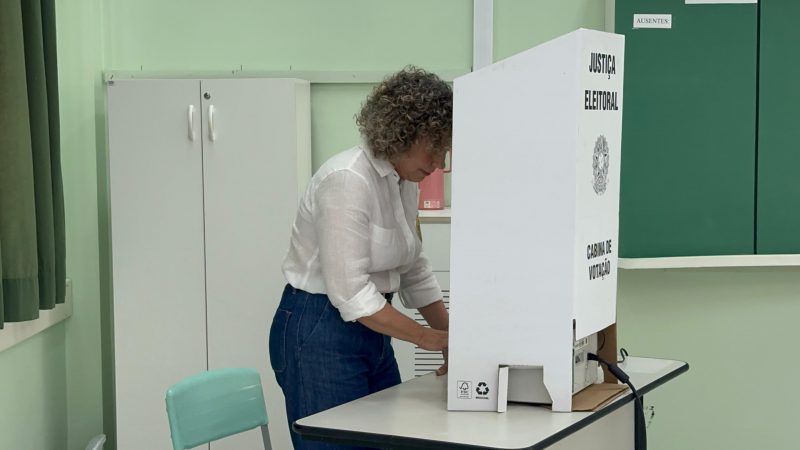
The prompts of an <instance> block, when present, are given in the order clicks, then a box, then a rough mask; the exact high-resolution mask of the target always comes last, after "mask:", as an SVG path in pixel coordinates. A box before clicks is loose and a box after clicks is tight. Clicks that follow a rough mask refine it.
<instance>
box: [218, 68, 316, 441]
mask: <svg viewBox="0 0 800 450" xmlns="http://www.w3.org/2000/svg"><path fill="white" fill-rule="evenodd" d="M298 89H305V90H306V91H305V94H307V90H308V85H307V84H302V83H300V84H298V83H297V82H296V81H293V80H279V79H273V80H269V79H240V80H208V81H206V80H204V81H202V92H203V111H204V113H205V117H204V119H203V126H204V133H203V143H204V144H203V145H204V148H203V155H204V186H205V208H206V211H205V213H206V215H205V223H206V283H207V289H208V306H207V311H208V358H209V368H218V367H253V368H256V369H258V370H259V372H260V373H261V379H262V383H263V384H264V391H265V397H266V399H267V408H268V412H269V416H270V423H271V425H272V426H271V427H270V428H271V432H272V434H273V440H274V441H275V442H274V443H273V447H274V448H291V444H290V441H289V434H288V428H287V426H286V418H285V412H284V404H283V398H282V396H281V394H280V389H279V388H278V386H277V384H276V383H275V382H274V375H273V373H272V370H271V368H270V365H269V359H268V358H269V354H268V347H267V337H268V334H269V325H270V322H271V321H272V316H273V314H274V313H275V309H276V308H277V305H278V302H279V300H280V295H281V292H282V290H283V286H284V284H285V280H284V278H283V274H282V272H281V263H282V261H283V257H284V256H285V255H286V251H287V249H288V246H289V237H290V233H291V229H292V223H293V221H294V216H295V213H296V211H297V199H298V197H299V196H298V186H299V184H301V183H299V180H298V142H297V141H298V135H299V134H300V131H299V130H301V129H302V130H304V132H305V133H306V134H308V128H307V127H306V125H299V124H298V119H297V117H298V114H299V115H300V116H301V117H303V116H304V117H307V116H308V108H309V104H308V102H307V95H303V94H302V93H298ZM299 97H302V98H305V99H306V102H305V104H304V105H303V106H302V108H305V112H303V111H298V105H297V103H298V98H299ZM209 110H210V111H212V112H211V115H209ZM212 122H213V123H212ZM212 133H213V135H214V136H213V139H212V137H211V136H212ZM306 150H307V149H306ZM306 176H307V175H306ZM259 439H260V434H259V432H258V431H257V430H254V431H251V432H248V433H244V434H242V435H238V436H233V437H230V438H228V439H225V440H223V441H220V442H218V443H213V444H211V448H213V449H215V450H220V449H252V448H259V445H260V444H259V443H258V442H259Z"/></svg>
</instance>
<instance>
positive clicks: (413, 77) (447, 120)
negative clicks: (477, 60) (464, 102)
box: [356, 66, 453, 161]
mask: <svg viewBox="0 0 800 450" xmlns="http://www.w3.org/2000/svg"><path fill="white" fill-rule="evenodd" d="M356 123H357V124H358V129H359V131H360V132H361V136H362V137H363V138H364V140H365V141H366V144H367V146H369V148H370V149H371V150H372V153H373V154H374V155H375V157H376V158H381V159H385V160H388V161H391V160H393V159H395V158H396V157H397V156H399V155H401V154H403V153H405V152H407V151H408V150H409V149H410V148H411V146H412V145H413V144H414V143H416V142H418V141H420V140H425V142H427V144H428V146H429V147H428V151H429V152H431V153H432V154H434V155H435V156H440V155H442V154H444V153H445V152H447V151H448V150H450V148H451V146H452V134H453V91H452V89H450V86H448V85H447V83H445V82H444V81H442V80H441V79H440V78H439V77H437V76H436V75H434V74H432V73H430V72H427V71H425V70H423V69H420V68H418V67H414V66H406V67H405V68H404V69H403V70H401V71H399V72H397V73H395V74H393V75H390V76H388V77H387V78H386V79H384V80H383V81H382V82H381V83H380V84H379V85H377V86H375V89H373V90H372V93H371V94H370V95H369V97H367V100H366V101H365V102H364V104H363V105H362V107H361V112H360V113H359V114H358V116H357V117H356Z"/></svg>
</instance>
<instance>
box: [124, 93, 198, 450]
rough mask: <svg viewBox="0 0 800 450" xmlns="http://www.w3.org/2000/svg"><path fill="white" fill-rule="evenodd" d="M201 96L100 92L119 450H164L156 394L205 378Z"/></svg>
mask: <svg viewBox="0 0 800 450" xmlns="http://www.w3.org/2000/svg"><path fill="white" fill-rule="evenodd" d="M199 88H200V83H199V82H197V81H183V80H125V81H116V82H114V83H113V84H110V85H109V86H108V140H109V156H108V160H109V187H110V209H111V247H112V255H113V256H112V277H113V292H114V313H113V314H114V369H115V390H116V419H117V442H118V448H119V449H121V450H127V449H145V448H146V449H152V450H159V449H164V450H166V449H170V448H172V447H171V444H170V442H171V441H170V433H169V425H168V422H167V417H166V414H165V413H164V394H165V392H166V390H167V388H168V387H169V386H171V385H172V384H174V383H175V382H177V381H178V380H180V379H182V378H184V377H187V376H189V375H193V374H195V373H198V372H201V371H203V370H205V369H206V314H205V281H204V266H203V265H204V263H203V185H202V155H201V145H200V111H199V106H200V105H199V103H198V101H199V95H198V94H199ZM192 105H193V106H194V132H195V135H194V140H192V138H191V133H190V123H191V119H190V108H191V107H192Z"/></svg>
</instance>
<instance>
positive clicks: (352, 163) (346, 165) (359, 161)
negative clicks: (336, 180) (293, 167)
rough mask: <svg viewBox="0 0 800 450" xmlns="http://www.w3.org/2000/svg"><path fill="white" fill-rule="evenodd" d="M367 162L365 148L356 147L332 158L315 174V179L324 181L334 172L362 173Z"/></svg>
mask: <svg viewBox="0 0 800 450" xmlns="http://www.w3.org/2000/svg"><path fill="white" fill-rule="evenodd" d="M365 162H368V161H367V158H366V154H365V152H364V148H363V147H361V146H358V145H357V146H355V147H352V148H349V149H347V150H345V151H343V152H340V153H337V154H335V155H333V156H331V157H330V158H329V159H328V160H327V161H325V162H324V163H323V164H322V166H320V168H319V169H318V170H317V172H316V173H315V174H314V178H317V179H323V178H326V177H327V176H328V175H330V174H331V173H334V172H340V171H346V172H354V173H361V172H362V171H363V168H364V166H365V164H364V163H365Z"/></svg>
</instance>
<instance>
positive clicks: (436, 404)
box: [294, 357, 689, 450]
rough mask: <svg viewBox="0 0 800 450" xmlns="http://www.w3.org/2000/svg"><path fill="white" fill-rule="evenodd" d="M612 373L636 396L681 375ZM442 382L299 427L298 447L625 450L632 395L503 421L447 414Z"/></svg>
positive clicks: (677, 370)
mask: <svg viewBox="0 0 800 450" xmlns="http://www.w3.org/2000/svg"><path fill="white" fill-rule="evenodd" d="M620 367H621V368H622V369H623V370H625V371H626V372H627V373H628V375H630V377H631V382H632V383H633V385H634V386H636V389H637V390H638V391H639V393H640V394H642V395H644V394H646V393H647V392H650V391H652V390H653V389H655V388H657V387H659V386H661V385H662V384H664V383H666V382H667V381H669V380H671V379H673V378H675V377H677V376H678V375H680V374H682V373H684V372H686V371H687V370H689V365H688V364H687V363H685V362H682V361H672V360H666V359H656V358H637V357H628V358H627V359H626V361H625V362H624V363H621V364H620ZM446 389H447V379H446V377H437V376H436V375H434V374H429V375H425V376H422V377H419V378H416V379H414V380H410V381H407V382H405V383H402V384H400V385H398V386H395V387H393V388H389V389H386V390H384V391H381V392H377V393H375V394H372V395H369V396H367V397H364V398H361V399H358V400H355V401H352V402H350V403H346V404H344V405H341V406H337V407H335V408H331V409H329V410H327V411H323V412H321V413H318V414H314V415H312V416H309V417H306V418H303V419H300V420H298V421H296V422H295V423H294V429H295V430H296V431H297V432H298V433H300V435H301V436H302V437H303V438H304V439H313V440H322V441H328V442H336V443H341V444H350V445H361V446H366V447H379V448H387V449H423V448H424V449H543V448H548V449H551V450H553V449H582V448H591V449H592V450H600V449H606V448H607V449H614V450H623V449H633V402H632V400H633V395H632V394H631V393H630V391H628V393H626V394H625V395H623V396H621V397H620V398H618V399H617V400H615V401H614V402H612V403H611V404H609V405H607V406H606V407H604V408H602V409H600V410H598V411H593V412H572V413H554V412H552V411H550V410H549V409H547V408H544V407H540V406H532V405H523V404H509V405H508V411H507V412H505V413H496V412H474V411H447V401H446V397H447V396H446Z"/></svg>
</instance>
